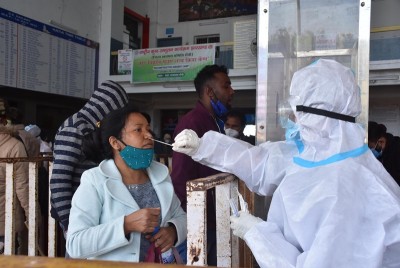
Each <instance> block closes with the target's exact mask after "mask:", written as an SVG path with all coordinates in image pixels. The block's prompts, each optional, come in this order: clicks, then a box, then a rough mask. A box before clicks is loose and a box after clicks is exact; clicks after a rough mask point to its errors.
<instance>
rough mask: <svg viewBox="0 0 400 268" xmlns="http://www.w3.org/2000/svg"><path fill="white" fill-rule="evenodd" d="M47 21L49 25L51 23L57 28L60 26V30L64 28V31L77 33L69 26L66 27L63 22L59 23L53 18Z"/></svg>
mask: <svg viewBox="0 0 400 268" xmlns="http://www.w3.org/2000/svg"><path fill="white" fill-rule="evenodd" d="M49 23H50V24H51V25H53V26H56V27H57V28H60V29H61V30H64V31H67V32H70V33H73V34H77V33H78V31H77V30H75V29H73V28H71V27H68V26H66V25H64V24H61V23H59V22H56V21H54V20H49Z"/></svg>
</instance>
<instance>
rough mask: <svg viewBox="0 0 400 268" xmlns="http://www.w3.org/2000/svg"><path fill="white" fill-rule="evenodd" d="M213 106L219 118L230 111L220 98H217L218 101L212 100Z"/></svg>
mask: <svg viewBox="0 0 400 268" xmlns="http://www.w3.org/2000/svg"><path fill="white" fill-rule="evenodd" d="M211 106H212V108H213V110H214V113H215V115H216V116H217V117H219V118H222V117H223V116H224V115H226V114H227V113H228V109H227V108H226V107H225V105H224V104H223V103H222V102H221V101H220V100H217V102H215V101H213V100H211Z"/></svg>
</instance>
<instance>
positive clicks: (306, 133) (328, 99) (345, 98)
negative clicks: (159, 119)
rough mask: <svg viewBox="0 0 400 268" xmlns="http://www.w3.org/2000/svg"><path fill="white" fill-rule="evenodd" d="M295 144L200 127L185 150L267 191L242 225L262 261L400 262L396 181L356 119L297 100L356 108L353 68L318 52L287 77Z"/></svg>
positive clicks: (323, 265) (355, 111)
mask: <svg viewBox="0 0 400 268" xmlns="http://www.w3.org/2000/svg"><path fill="white" fill-rule="evenodd" d="M290 95H291V96H295V97H291V98H290V100H289V102H290V105H291V106H292V108H293V110H294V113H295V116H296V123H297V124H298V127H299V131H300V137H301V142H302V143H303V146H304V147H303V148H300V147H299V146H296V143H295V142H293V141H282V142H266V143H263V144H261V145H259V146H251V145H249V144H247V143H244V142H241V141H238V140H237V139H234V138H230V137H228V136H226V135H221V134H219V133H216V132H212V131H210V132H207V133H206V134H205V135H204V136H203V137H202V138H201V140H200V143H199V147H198V149H197V151H196V152H195V153H194V154H193V155H192V158H193V159H194V160H196V161H199V162H200V163H202V164H205V165H207V166H210V167H212V168H214V169H218V170H221V171H223V172H230V173H233V174H235V175H236V176H238V177H239V178H240V179H241V180H243V181H244V182H245V183H246V185H247V186H248V187H249V189H250V190H251V191H253V192H255V193H258V194H260V195H270V194H272V193H273V198H272V202H271V206H270V210H269V212H268V218H267V220H266V221H261V222H259V223H257V224H256V225H254V226H252V227H251V228H250V229H249V230H248V231H247V232H246V233H245V235H244V240H245V241H246V243H247V245H248V246H249V247H250V249H251V251H252V253H253V254H254V256H255V258H256V260H257V262H258V264H259V265H260V266H261V267H279V268H284V267H307V268H312V267H315V268H327V267H335V268H338V267H346V268H348V267H352V268H354V267H363V268H366V267H400V188H399V186H398V185H397V184H396V182H395V181H394V180H393V178H392V177H391V176H390V175H389V174H388V173H387V172H386V170H385V168H384V167H383V166H382V165H381V164H380V163H379V162H378V161H377V160H376V159H375V157H374V156H373V154H372V153H371V152H370V150H369V149H368V147H367V146H366V145H365V143H364V140H365V130H363V129H362V127H361V126H360V125H359V124H358V123H354V122H348V121H345V120H339V119H335V118H332V117H328V116H324V115H318V114H313V113H308V112H299V111H296V107H297V106H298V105H302V106H307V107H313V108H316V109H321V110H325V111H328V112H334V113H337V114H341V115H345V116H349V117H356V116H358V115H359V114H360V111H361V101H360V92H359V88H358V86H357V84H356V82H355V79H354V75H353V73H352V71H351V70H350V69H349V68H347V67H344V66H343V65H341V64H339V63H337V62H335V61H333V60H318V61H317V62H316V63H314V64H312V65H309V66H307V67H305V68H303V69H301V70H299V71H297V72H296V73H295V74H294V76H293V79H292V83H291V87H290Z"/></svg>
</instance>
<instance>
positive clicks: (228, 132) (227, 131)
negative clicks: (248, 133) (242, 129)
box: [225, 128, 239, 138]
mask: <svg viewBox="0 0 400 268" xmlns="http://www.w3.org/2000/svg"><path fill="white" fill-rule="evenodd" d="M225 134H226V135H227V136H229V137H232V138H237V137H239V131H237V130H235V129H232V128H225Z"/></svg>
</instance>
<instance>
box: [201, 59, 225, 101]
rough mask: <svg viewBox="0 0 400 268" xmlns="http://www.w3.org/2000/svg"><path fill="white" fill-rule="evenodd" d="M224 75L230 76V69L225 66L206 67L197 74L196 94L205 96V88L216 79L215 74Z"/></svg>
mask: <svg viewBox="0 0 400 268" xmlns="http://www.w3.org/2000/svg"><path fill="white" fill-rule="evenodd" d="M216 73H224V74H226V75H228V69H227V68H226V67H225V66H224V65H217V64H214V65H206V66H205V67H204V68H203V69H201V70H200V72H198V73H197V75H196V78H195V79H194V87H195V88H196V92H197V94H198V95H199V97H201V95H203V91H204V86H205V85H206V84H207V83H208V82H209V81H210V80H212V79H214V74H216Z"/></svg>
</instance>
